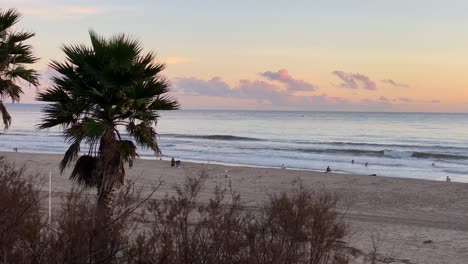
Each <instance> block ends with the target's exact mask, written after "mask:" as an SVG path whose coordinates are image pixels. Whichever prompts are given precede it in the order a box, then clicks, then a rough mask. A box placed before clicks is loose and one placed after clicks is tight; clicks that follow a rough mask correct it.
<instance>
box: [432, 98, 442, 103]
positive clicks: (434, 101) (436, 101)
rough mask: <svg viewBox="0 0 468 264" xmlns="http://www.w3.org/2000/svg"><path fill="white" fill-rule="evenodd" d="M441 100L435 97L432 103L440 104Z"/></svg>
mask: <svg viewBox="0 0 468 264" xmlns="http://www.w3.org/2000/svg"><path fill="white" fill-rule="evenodd" d="M440 102H441V101H440V100H437V99H434V100H432V101H431V103H433V104H439V103H440Z"/></svg>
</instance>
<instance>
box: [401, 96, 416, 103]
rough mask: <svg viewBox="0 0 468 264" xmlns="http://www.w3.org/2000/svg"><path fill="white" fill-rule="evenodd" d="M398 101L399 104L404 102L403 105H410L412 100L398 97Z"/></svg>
mask: <svg viewBox="0 0 468 264" xmlns="http://www.w3.org/2000/svg"><path fill="white" fill-rule="evenodd" d="M398 100H400V102H404V103H411V102H412V101H413V100H411V98H408V97H400V98H398Z"/></svg>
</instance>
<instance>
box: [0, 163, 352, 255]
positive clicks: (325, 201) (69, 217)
mask: <svg viewBox="0 0 468 264" xmlns="http://www.w3.org/2000/svg"><path fill="white" fill-rule="evenodd" d="M0 170H1V172H0V221H1V222H0V223H1V225H0V232H1V233H0V263H4V264H7V263H20V264H21V263H76V264H81V263H125V264H133V263H135V264H146V263H147V264H149V263H152V264H153V263H160V264H166V263H167V264H179V263H181V264H185V263H187V264H188V263H195V264H203V263H206V264H210V263H247V264H249V263H251V264H267V263H268V264H270V263H278V264H280V263H310V264H325V263H347V262H348V256H349V254H348V252H347V250H346V249H347V248H346V245H345V244H344V243H343V242H342V241H343V239H344V238H345V236H346V226H345V224H344V223H343V222H342V219H341V218H340V216H339V214H338V213H337V210H336V205H337V198H336V196H335V195H333V194H331V193H328V192H319V193H314V192H312V191H310V190H309V189H307V188H305V187H304V186H302V185H301V184H298V185H297V186H296V187H295V188H294V191H292V192H290V193H280V194H274V195H271V196H270V197H269V199H268V201H267V202H266V203H265V204H264V205H262V206H258V207H248V206H245V205H243V204H242V202H241V197H240V196H239V195H238V194H236V193H234V192H232V191H231V190H221V189H220V188H215V190H214V193H213V195H212V197H211V198H210V199H209V201H201V200H200V199H199V197H200V192H201V191H202V189H203V186H204V183H205V181H206V179H207V178H208V175H207V174H206V173H205V172H201V173H200V174H199V175H198V176H197V177H196V178H187V180H186V181H185V183H183V184H181V185H179V186H176V187H174V188H175V191H176V192H175V194H174V195H173V196H168V195H166V196H165V197H164V198H162V199H153V198H152V194H154V192H155V191H157V186H156V187H154V188H153V192H152V193H151V194H150V195H146V196H143V195H142V189H138V188H137V190H135V188H134V187H133V185H132V183H127V184H126V185H125V186H126V187H125V188H124V189H123V190H122V191H120V192H119V194H118V197H117V199H116V201H115V208H114V214H113V218H112V219H113V220H112V222H111V223H109V225H108V226H106V227H105V228H107V231H106V232H105V233H106V234H109V236H108V238H107V239H108V243H106V244H105V245H103V246H102V247H99V245H100V244H96V243H98V242H97V241H99V239H97V238H96V233H97V232H96V224H95V222H96V220H95V208H96V207H95V202H94V200H95V199H94V197H93V196H90V195H89V194H87V193H86V192H84V191H83V190H78V189H74V190H72V191H71V192H69V193H68V194H67V195H66V196H65V197H64V198H63V202H62V205H61V208H60V210H56V213H55V214H54V217H53V221H52V222H51V224H50V225H49V224H48V221H47V219H46V218H44V215H45V214H44V213H43V212H42V213H41V211H40V208H41V197H40V194H41V193H40V191H39V189H38V188H37V187H36V185H35V184H33V183H32V182H31V178H30V177H25V176H24V175H23V170H17V169H15V168H14V167H13V166H11V165H9V164H7V163H5V162H4V161H1V160H0Z"/></svg>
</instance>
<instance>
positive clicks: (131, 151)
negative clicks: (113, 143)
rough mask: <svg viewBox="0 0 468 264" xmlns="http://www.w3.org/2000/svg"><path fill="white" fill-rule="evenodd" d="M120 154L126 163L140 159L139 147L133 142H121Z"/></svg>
mask: <svg viewBox="0 0 468 264" xmlns="http://www.w3.org/2000/svg"><path fill="white" fill-rule="evenodd" d="M118 144H119V152H120V155H121V157H122V160H123V161H124V162H129V161H130V159H132V160H134V159H135V158H136V157H139V155H138V154H137V147H136V146H135V144H133V142H132V141H131V140H119V142H118Z"/></svg>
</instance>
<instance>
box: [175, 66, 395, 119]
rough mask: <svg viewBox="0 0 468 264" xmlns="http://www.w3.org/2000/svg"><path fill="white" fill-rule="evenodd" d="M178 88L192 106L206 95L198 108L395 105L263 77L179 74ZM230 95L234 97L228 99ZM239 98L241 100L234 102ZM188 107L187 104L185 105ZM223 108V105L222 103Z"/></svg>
mask: <svg viewBox="0 0 468 264" xmlns="http://www.w3.org/2000/svg"><path fill="white" fill-rule="evenodd" d="M288 76H289V75H286V74H284V72H283V75H281V73H280V72H278V78H283V79H287V78H288ZM173 89H174V91H175V92H176V93H177V95H176V96H177V97H180V98H183V100H184V102H188V105H189V106H190V107H192V108H193V107H194V103H193V101H190V98H193V100H194V101H196V102H200V101H201V100H200V99H199V98H205V99H204V100H203V103H201V105H198V108H211V106H213V107H214V108H220V106H219V104H217V102H220V100H222V101H223V102H230V103H231V104H226V105H225V107H224V108H225V109H240V106H241V105H242V106H243V107H242V108H243V109H246V107H245V105H246V104H245V102H246V101H248V102H250V104H249V105H250V106H249V108H251V109H259V108H266V109H288V110H335V111H336V110H355V111H366V110H382V111H384V110H388V109H390V108H391V105H390V104H389V103H388V102H380V101H371V100H368V99H367V100H364V101H362V102H352V101H349V100H347V99H345V98H341V97H334V96H328V95H326V94H322V95H313V96H310V95H308V96H300V95H296V94H295V92H294V91H292V90H290V89H284V88H282V87H281V86H279V84H274V83H269V82H266V81H263V80H246V79H242V80H239V81H238V83H237V84H236V85H232V86H231V85H228V84H227V83H226V82H225V81H223V80H222V79H221V78H220V77H215V78H211V79H208V80H201V79H197V78H176V79H175V82H174V87H173ZM227 98H229V99H230V100H229V101H227ZM232 102H237V103H232ZM182 106H183V107H184V105H182ZM221 108H223V107H221Z"/></svg>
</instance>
